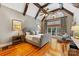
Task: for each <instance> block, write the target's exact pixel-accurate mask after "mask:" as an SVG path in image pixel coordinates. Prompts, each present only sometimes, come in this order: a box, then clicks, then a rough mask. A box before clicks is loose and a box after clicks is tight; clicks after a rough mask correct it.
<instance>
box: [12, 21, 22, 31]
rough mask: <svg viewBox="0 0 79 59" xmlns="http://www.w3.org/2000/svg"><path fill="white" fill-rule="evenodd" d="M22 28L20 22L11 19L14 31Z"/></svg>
mask: <svg viewBox="0 0 79 59" xmlns="http://www.w3.org/2000/svg"><path fill="white" fill-rule="evenodd" d="M21 29H22V22H21V21H17V20H13V30H14V31H20V30H21Z"/></svg>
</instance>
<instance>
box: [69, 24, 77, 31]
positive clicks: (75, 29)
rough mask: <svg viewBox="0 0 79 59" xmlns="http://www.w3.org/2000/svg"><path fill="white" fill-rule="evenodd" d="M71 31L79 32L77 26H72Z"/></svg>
mask: <svg viewBox="0 0 79 59" xmlns="http://www.w3.org/2000/svg"><path fill="white" fill-rule="evenodd" d="M71 30H72V31H79V26H78V25H76V26H72V28H71Z"/></svg>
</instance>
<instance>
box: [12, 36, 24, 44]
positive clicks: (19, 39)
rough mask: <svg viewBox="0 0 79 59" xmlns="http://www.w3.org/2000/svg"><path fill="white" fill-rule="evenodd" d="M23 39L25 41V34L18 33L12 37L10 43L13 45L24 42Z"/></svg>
mask: <svg viewBox="0 0 79 59" xmlns="http://www.w3.org/2000/svg"><path fill="white" fill-rule="evenodd" d="M24 41H25V35H19V36H13V37H12V44H13V45H15V44H18V43H21V42H24Z"/></svg>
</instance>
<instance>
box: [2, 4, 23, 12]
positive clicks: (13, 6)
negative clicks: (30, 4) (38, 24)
mask: <svg viewBox="0 0 79 59" xmlns="http://www.w3.org/2000/svg"><path fill="white" fill-rule="evenodd" d="M2 5H4V6H6V7H8V8H11V9H13V10H16V11H19V12H21V13H23V11H24V8H25V3H2Z"/></svg>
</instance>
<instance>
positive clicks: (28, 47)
mask: <svg viewBox="0 0 79 59" xmlns="http://www.w3.org/2000/svg"><path fill="white" fill-rule="evenodd" d="M48 49H49V43H47V44H46V45H45V46H44V47H42V48H38V47H36V46H34V45H32V44H29V43H20V44H17V45H14V46H12V47H9V48H8V49H6V50H3V51H0V56H45V53H46V52H47V51H48Z"/></svg>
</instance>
